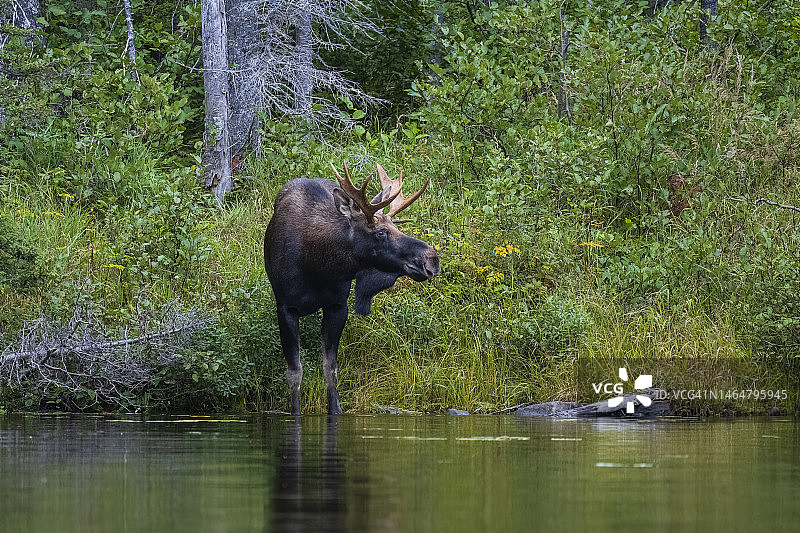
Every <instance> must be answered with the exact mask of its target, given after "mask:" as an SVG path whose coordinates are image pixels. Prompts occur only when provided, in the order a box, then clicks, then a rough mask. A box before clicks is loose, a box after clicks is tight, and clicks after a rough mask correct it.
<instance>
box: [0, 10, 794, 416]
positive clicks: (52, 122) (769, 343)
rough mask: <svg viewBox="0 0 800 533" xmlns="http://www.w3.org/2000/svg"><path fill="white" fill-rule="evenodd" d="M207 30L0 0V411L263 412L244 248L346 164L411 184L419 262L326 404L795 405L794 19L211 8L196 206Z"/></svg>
mask: <svg viewBox="0 0 800 533" xmlns="http://www.w3.org/2000/svg"><path fill="white" fill-rule="evenodd" d="M202 1H204V2H205V1H208V2H211V0H202ZM214 1H215V2H217V4H219V3H220V2H219V0H214ZM295 4H296V6H295V7H297V6H299V8H298V9H294V10H292V9H288V8H287V6H291V5H295ZM126 8H127V9H126ZM207 8H208V6H206V5H205V4H200V3H196V2H193V1H185V0H178V1H177V2H176V0H171V1H169V2H165V1H163V0H147V1H145V0H123V1H122V2H121V3H120V4H115V3H113V2H108V1H107V0H53V1H47V2H42V3H41V4H39V3H37V2H35V1H33V0H25V1H18V0H0V14H2V19H3V25H2V27H0V378H1V379H0V410H19V409H63V410H108V409H122V410H140V409H144V410H170V411H208V410H225V411H230V410H260V411H264V410H273V409H285V408H286V405H287V399H286V398H287V391H286V385H285V374H284V368H285V367H284V362H283V358H282V356H281V352H280V342H279V339H278V333H277V324H276V319H275V312H274V301H273V297H272V294H271V290H270V287H269V284H268V282H267V279H266V275H265V273H264V268H263V251H262V239H263V233H264V230H265V228H266V225H267V222H268V220H269V218H270V216H271V209H272V200H273V198H274V196H275V193H276V192H277V190H278V188H279V187H280V186H281V185H282V184H284V183H286V182H287V181H289V180H291V179H293V178H295V177H300V176H303V177H328V178H331V177H332V176H331V172H330V170H329V163H330V162H334V163H335V164H336V165H337V166H339V165H340V163H341V162H342V161H344V160H346V161H348V163H349V165H350V167H351V169H353V174H354V179H363V178H365V177H366V175H367V174H368V173H369V172H370V170H371V169H372V168H374V164H375V162H379V163H381V164H382V165H383V166H384V167H385V168H386V169H387V170H388V171H389V173H390V174H391V175H396V174H398V173H399V172H400V170H401V169H403V170H404V172H405V176H407V178H406V180H407V182H410V183H409V185H408V186H407V188H408V189H413V188H417V187H419V186H420V185H421V184H422V183H424V180H425V179H426V178H430V179H431V185H430V187H429V188H428V191H427V192H426V193H425V195H423V197H422V198H421V199H420V200H419V201H418V202H417V203H416V204H415V206H414V208H412V209H411V210H410V216H411V217H412V220H411V222H408V223H406V224H404V226H403V227H404V230H405V231H406V232H407V233H409V234H411V235H414V236H416V237H418V238H421V239H424V240H425V241H427V242H429V243H431V244H432V245H434V246H436V248H437V249H438V250H439V253H440V256H441V260H442V275H441V276H439V277H438V278H436V279H434V280H433V281H431V282H427V283H413V282H411V281H403V280H401V281H399V282H398V283H397V285H396V286H395V287H394V288H393V289H392V290H390V291H386V292H384V293H382V294H380V295H379V296H378V297H377V298H376V300H375V302H374V304H373V307H372V313H371V314H370V315H369V316H366V317H360V316H355V315H352V316H351V317H350V319H349V321H348V324H347V327H346V329H345V334H344V337H343V341H342V347H341V349H340V357H339V360H340V368H339V381H340V393H341V394H342V403H343V407H344V408H345V410H351V411H356V412H368V411H372V410H375V409H380V408H381V406H386V405H392V406H396V407H398V408H402V409H408V410H415V411H441V410H445V409H447V408H451V407H455V408H461V409H467V410H469V411H471V412H497V411H500V410H502V409H504V408H507V407H510V406H513V405H518V404H522V403H526V402H535V401H548V400H578V401H594V400H596V399H598V398H597V395H596V394H595V393H594V391H593V390H592V387H591V383H592V382H593V381H599V380H601V379H606V380H612V381H616V375H617V367H619V366H626V367H628V368H629V369H630V372H631V373H632V374H633V375H636V374H637V372H639V373H650V374H653V376H654V378H653V380H654V384H655V385H656V386H659V387H661V388H665V389H671V388H682V389H689V388H691V389H714V390H727V391H747V390H757V391H778V390H786V391H788V394H786V395H782V396H779V397H778V398H774V397H773V395H770V397H769V398H767V399H766V401H765V398H764V397H761V398H758V397H755V398H754V397H753V396H752V395H750V396H747V397H745V398H742V397H741V396H739V395H736V397H734V396H731V395H730V394H729V395H728V396H727V397H725V396H724V395H723V397H722V398H717V399H713V400H708V399H706V400H704V401H702V402H699V403H694V404H682V405H679V407H680V408H681V409H683V412H687V413H694V414H725V413H745V412H751V413H759V412H764V411H766V410H767V409H769V408H774V407H777V408H778V409H780V410H782V411H784V412H794V411H796V410H797V406H798V400H799V399H800V396H799V395H798V394H799V393H798V391H800V384H799V383H798V379H799V378H798V375H799V374H800V297H798V295H799V294H800V231H799V229H800V179H798V177H799V176H800V167H799V165H800V154H798V150H797V146H798V142H800V117H798V115H797V112H798V96H799V93H798V90H799V89H800V6H798V4H797V3H796V2H794V1H792V0H772V1H770V0H766V1H764V0H759V1H749V0H729V1H722V0H720V1H719V3H717V2H716V1H714V2H711V1H708V0H703V1H702V2H694V1H664V0H659V1H655V0H650V1H649V2H648V1H638V2H637V1H633V0H609V1H604V2H597V1H590V0H563V1H556V0H540V1H530V2H527V1H500V2H483V1H479V0H462V1H454V2H437V1H433V0H395V1H393V2H382V1H378V0H364V1H363V2H359V1H355V0H348V1H330V2H323V1H320V2H310V3H303V2H298V3H293V2H281V1H266V2H249V3H245V2H243V1H242V0H238V1H236V0H234V1H232V2H229V6H228V17H229V21H228V23H229V28H230V30H231V32H232V35H233V36H234V37H230V36H229V37H228V43H227V44H228V48H229V51H228V58H229V60H228V69H227V70H226V69H224V68H223V69H218V70H217V74H219V73H220V72H221V74H220V75H221V76H222V77H223V81H224V83H226V84H230V85H226V87H228V86H229V87H230V88H231V91H232V92H231V104H230V105H231V109H233V108H234V107H235V106H236V105H239V106H240V107H239V108H242V106H243V108H245V109H248V110H249V112H250V115H248V116H247V117H246V120H245V122H246V124H247V127H245V128H243V129H242V128H240V129H239V130H236V129H235V128H234V133H233V134H232V137H231V142H232V148H231V149H230V154H229V164H230V175H231V176H232V182H231V189H230V190H229V191H227V192H226V193H225V194H224V196H221V198H222V202H221V204H220V203H218V201H217V197H216V196H215V194H214V192H213V191H212V190H210V189H209V188H208V187H207V186H206V185H207V180H208V178H209V176H208V173H207V168H208V167H207V165H208V162H207V160H206V159H205V156H207V155H208V154H209V153H210V152H211V151H212V149H213V147H214V146H215V143H218V142H219V138H220V137H219V130H217V129H215V126H214V123H213V121H212V122H211V123H209V120H208V116H207V111H208V109H206V108H205V107H204V97H207V94H206V91H205V90H204V71H203V43H202V37H203V35H204V31H203V28H202V24H201V18H202V16H201V15H203V13H204V11H203V10H204V9H207ZM284 8H285V9H284ZM237 9H239V11H236V10H237ZM26 10H27V11H26ZM281 10H282V11H281ZM126 11H127V16H126ZM30 13H33V14H34V15H35V16H27V17H26V16H22V15H25V14H30ZM231 13H237V15H234V16H235V17H239V18H236V19H235V22H233V23H231V20H234V19H231V16H232V15H231ZM309 13H311V14H314V16H313V17H312V16H311V15H309ZM318 13H322V14H327V15H326V16H329V17H331V18H330V19H326V20H324V21H323V20H321V19H320V18H319V17H320V16H321V15H318ZM330 21H333V22H330ZM329 22H330V23H329ZM247 24H249V25H250V28H251V33H250V34H248V35H250V37H252V38H253V39H254V41H252V42H251V43H250V44H251V45H253V46H251V47H249V48H248V47H245V46H244V43H245V42H246V41H247V39H245V38H239V39H238V40H237V39H236V38H235V36H236V32H237V31H240V30H241V28H242V26H243V25H247ZM253 30H254V33H253ZM308 30H310V31H311V33H306V31H308ZM240 35H241V34H240ZM276 35H277V36H278V38H279V40H278V41H269V39H271V38H274V37H275V36H276ZM287 36H288V38H289V39H288V40H287V39H286V37H287ZM303 36H305V37H303ZM314 36H317V37H314ZM280 38H282V39H283V40H280ZM304 39H305V40H304ZM268 42H280V43H281V46H283V49H282V52H281V53H283V55H282V56H281V57H282V61H283V62H282V63H281V62H278V63H274V64H273V63H269V62H268V61H266V59H265V58H270V57H272V56H270V55H269V54H270V53H274V54H276V53H277V52H276V49H275V48H270V47H269V46H266V45H265V44H264V43H268ZM253 43H255V44H253ZM254 50H258V51H259V52H258V53H259V54H261V55H254V54H255V52H254ZM237 54H238V55H237ZM278 55H279V54H278ZM230 58H234V59H235V60H231V59H230ZM236 58H238V59H236ZM293 62H296V63H293ZM274 65H279V66H281V68H283V70H280V68H278V67H277V66H274ZM303 65H305V67H309V68H311V70H309V71H308V72H313V76H302V75H301V76H299V77H298V76H297V75H296V74H297V72H301V73H302V72H304V71H303V70H302V69H301V68H300V67H301V66H303ZM258 69H261V70H258ZM208 72H209V69H206V74H208ZM253 72H257V73H258V75H257V76H255V75H254V76H251V77H250V78H247V76H246V75H247V74H248V73H253ZM270 76H271V78H270ZM293 76H294V77H293ZM242 79H245V80H248V79H249V80H250V81H251V82H252V80H257V81H258V83H260V84H261V85H258V84H256V85H258V87H256V85H253V84H252V83H251V84H250V85H247V84H246V83H239V82H237V80H240V81H241V80H242ZM264 80H266V81H264ZM332 81H333V82H335V83H332ZM351 82H352V83H351ZM356 84H357V85H356ZM242 87H247V88H248V90H244V89H242ZM254 87H256V88H258V91H256V89H255V88H254ZM237 91H238V92H237ZM253 91H256V92H253ZM259 91H260V92H259ZM270 91H271V92H270ZM236 98H244V100H242V101H243V102H244V103H243V104H241V103H240V104H236V103H235V102H234V100H235V99H236ZM253 110H256V111H257V113H255V114H253ZM229 115H230V116H231V117H232V116H233V111H231V112H230V113H229ZM236 131H239V133H236ZM241 132H244V133H241ZM204 135H205V138H204ZM204 154H205V156H204ZM208 184H209V185H211V186H212V189H213V187H214V186H216V185H217V184H218V183H217V182H216V181H214V179H213V178H212V179H211V180H210V181H208ZM319 325H320V324H319V317H314V316H312V317H308V318H306V319H305V320H304V321H303V323H302V360H303V365H304V369H305V376H306V379H305V380H304V385H303V403H304V405H303V411H304V412H322V411H324V407H325V406H324V401H325V394H324V383H323V380H322V376H321V363H320V354H319V347H318V338H317V337H318V330H319Z"/></svg>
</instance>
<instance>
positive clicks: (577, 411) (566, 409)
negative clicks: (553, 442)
mask: <svg viewBox="0 0 800 533" xmlns="http://www.w3.org/2000/svg"><path fill="white" fill-rule="evenodd" d="M664 396H665V395H664V391H662V390H660V389H645V390H640V391H636V392H633V393H629V394H623V395H621V398H622V400H621V401H619V400H618V401H614V402H609V400H602V401H599V402H594V403H589V404H579V403H575V402H546V403H537V404H533V405H528V406H526V407H522V408H520V409H517V410H516V411H515V412H514V415H515V416H525V417H529V416H530V417H552V418H597V417H611V418H648V417H655V416H667V415H669V414H670V405H669V402H668V401H665V400H661V399H659V398H663V397H664ZM640 398H645V401H644V402H643V401H642V400H641V399H640ZM648 400H649V401H648ZM629 403H630V404H632V411H633V412H632V413H631V412H629V408H628V404H629Z"/></svg>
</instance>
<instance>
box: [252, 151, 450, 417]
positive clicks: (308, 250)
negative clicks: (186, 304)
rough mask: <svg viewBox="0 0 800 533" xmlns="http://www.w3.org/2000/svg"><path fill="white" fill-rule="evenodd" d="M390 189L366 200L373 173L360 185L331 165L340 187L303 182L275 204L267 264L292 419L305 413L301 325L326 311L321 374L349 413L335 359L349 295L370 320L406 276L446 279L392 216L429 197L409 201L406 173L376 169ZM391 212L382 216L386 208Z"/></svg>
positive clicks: (335, 407) (334, 401) (332, 400)
mask: <svg viewBox="0 0 800 533" xmlns="http://www.w3.org/2000/svg"><path fill="white" fill-rule="evenodd" d="M376 167H377V170H378V176H379V177H380V181H381V186H382V187H383V189H382V190H381V192H380V193H378V195H377V196H375V197H374V198H373V199H372V201H369V200H368V199H367V196H366V194H367V185H368V184H369V182H370V179H371V178H372V175H370V176H369V177H368V178H367V179H366V181H365V182H364V184H363V185H362V186H361V187H356V186H355V185H353V181H352V179H350V172H349V170H348V168H347V163H345V164H344V178H343V177H342V176H341V175H339V173H338V172H337V171H336V168H334V167H333V165H331V168H333V172H334V174H335V175H336V179H337V180H338V182H339V186H338V187H337V186H336V184H335V183H333V182H332V181H330V180H327V179H321V178H317V179H307V178H296V179H294V180H292V181H290V182H289V183H287V184H286V185H284V186H283V187H282V188H281V190H280V191H278V195H277V196H276V198H275V208H274V212H273V215H272V219H271V220H270V222H269V226H268V227H267V231H266V234H265V235H264V265H265V267H266V270H267V277H269V281H270V284H271V285H272V291H273V293H274V294H275V303H276V305H277V310H278V327H279V329H280V336H281V346H282V348H283V356H284V358H285V359H286V366H287V370H286V376H287V379H288V382H289V394H290V401H291V409H292V413H295V414H299V413H300V382H301V381H302V379H303V367H302V365H301V364H300V344H299V342H300V337H299V332H298V325H299V319H300V317H301V316H305V315H309V314H311V313H315V312H317V311H318V310H319V309H322V331H321V339H322V347H323V358H322V368H323V374H324V377H325V387H326V390H327V400H328V413H330V414H339V413H341V412H342V408H341V404H340V402H339V393H338V392H337V390H336V380H337V367H336V356H337V352H338V349H339V339H340V338H341V336H342V330H343V329H344V325H345V322H346V321H347V297H348V295H349V294H350V285H351V282H352V280H354V279H355V280H356V288H355V295H356V303H355V310H356V313H359V314H362V315H366V314H369V311H370V304H371V301H372V297H373V296H375V295H376V294H377V293H379V292H380V291H382V290H384V289H388V288H389V287H391V286H392V285H394V282H395V281H396V280H397V278H399V277H400V276H409V277H410V278H411V279H413V280H415V281H425V280H427V279H430V278H432V277H434V276H436V275H438V274H439V271H440V269H439V256H438V255H437V253H436V250H434V249H433V248H432V247H431V246H429V245H427V244H426V243H424V242H422V241H420V240H417V239H414V238H412V237H409V236H407V235H405V234H404V233H402V232H401V231H400V230H399V229H398V228H397V226H396V225H395V222H399V221H398V220H393V218H392V217H394V216H395V215H397V214H398V213H400V212H401V211H402V210H403V209H405V208H406V207H408V206H409V205H411V204H412V203H413V202H414V201H415V200H416V199H417V198H419V196H420V195H421V194H422V193H423V191H425V189H426V187H427V186H428V182H429V181H430V180H428V181H426V182H425V185H424V186H423V187H422V188H421V189H420V190H419V191H417V192H416V193H414V194H413V195H411V196H410V197H408V198H406V197H404V196H403V193H402V188H403V173H402V172H401V173H400V177H399V178H397V179H390V178H389V176H388V175H387V174H386V171H385V170H383V168H382V167H381V166H380V165H377V164H376ZM386 207H388V208H389V212H388V213H387V214H383V213H382V211H383V209H384V208H386Z"/></svg>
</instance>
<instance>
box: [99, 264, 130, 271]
mask: <svg viewBox="0 0 800 533" xmlns="http://www.w3.org/2000/svg"><path fill="white" fill-rule="evenodd" d="M103 268H118V269H119V270H124V269H125V267H124V266H122V265H115V264H113V263H109V264H107V265H103Z"/></svg>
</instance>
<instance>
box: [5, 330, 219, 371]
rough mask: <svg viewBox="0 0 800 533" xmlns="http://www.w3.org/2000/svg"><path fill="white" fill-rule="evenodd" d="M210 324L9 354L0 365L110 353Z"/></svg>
mask: <svg viewBox="0 0 800 533" xmlns="http://www.w3.org/2000/svg"><path fill="white" fill-rule="evenodd" d="M210 322H211V321H210V320H205V321H203V320H201V321H200V322H196V323H191V324H185V325H183V326H180V327H177V328H174V329H170V330H168V331H160V332H158V333H150V334H148V335H142V336H140V337H132V338H129V339H121V340H118V341H108V342H101V343H92V344H85V345H82V346H58V347H54V348H49V349H46V350H45V349H40V350H30V351H26V352H11V353H8V354H4V355H0V364H3V363H5V362H8V361H12V360H20V359H31V358H36V359H37V360H38V361H39V363H42V362H43V361H46V360H47V358H49V357H51V356H53V355H57V354H61V355H64V354H66V353H69V352H74V353H76V354H88V353H92V352H99V351H111V350H114V349H116V348H121V347H123V346H129V345H131V344H139V343H149V342H153V341H156V340H161V339H167V338H170V337H172V336H174V335H178V334H180V333H183V332H187V331H188V330H191V331H192V332H193V331H195V330H197V329H198V328H199V327H205V326H206V325H208V324H209V323H210ZM37 356H38V357H37Z"/></svg>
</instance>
